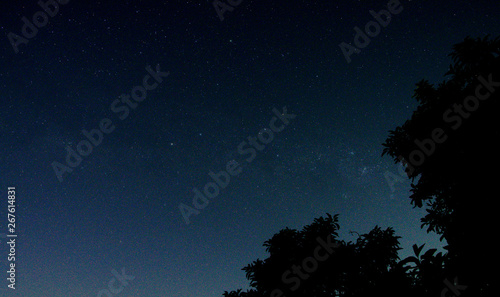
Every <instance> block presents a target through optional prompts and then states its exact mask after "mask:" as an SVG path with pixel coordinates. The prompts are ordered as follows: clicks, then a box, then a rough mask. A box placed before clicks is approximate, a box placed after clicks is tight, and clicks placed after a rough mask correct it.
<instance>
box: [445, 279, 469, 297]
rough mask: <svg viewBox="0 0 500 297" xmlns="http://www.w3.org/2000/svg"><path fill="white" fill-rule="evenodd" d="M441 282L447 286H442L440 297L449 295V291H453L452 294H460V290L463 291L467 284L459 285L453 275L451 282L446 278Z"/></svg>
mask: <svg viewBox="0 0 500 297" xmlns="http://www.w3.org/2000/svg"><path fill="white" fill-rule="evenodd" d="M443 283H444V284H445V285H446V286H447V287H448V288H444V289H443V290H442V291H441V297H449V295H448V292H449V291H451V292H452V293H453V295H452V296H460V291H465V289H467V286H463V285H459V284H458V278H457V277H455V279H454V280H453V283H451V282H450V281H449V280H448V279H445V280H444V281H443Z"/></svg>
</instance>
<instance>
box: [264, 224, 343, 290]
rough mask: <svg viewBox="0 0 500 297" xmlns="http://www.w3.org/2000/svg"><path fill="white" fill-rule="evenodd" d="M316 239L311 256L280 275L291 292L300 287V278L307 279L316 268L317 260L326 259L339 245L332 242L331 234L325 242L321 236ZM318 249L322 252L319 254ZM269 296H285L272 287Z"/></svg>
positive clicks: (322, 260)
mask: <svg viewBox="0 0 500 297" xmlns="http://www.w3.org/2000/svg"><path fill="white" fill-rule="evenodd" d="M316 241H317V242H318V246H316V248H315V249H314V251H313V256H309V257H306V258H304V259H303V260H302V263H301V265H292V267H291V268H290V269H289V270H287V271H285V272H283V274H282V275H281V281H282V282H283V283H284V284H286V285H290V290H291V291H292V292H294V291H296V290H297V289H298V288H299V287H300V284H301V280H302V281H304V280H307V279H308V278H309V277H310V275H311V274H313V273H314V272H316V270H318V266H319V262H324V261H326V260H328V258H330V256H331V255H332V254H333V253H335V251H334V249H336V248H338V247H339V246H340V244H338V243H337V242H332V235H331V234H330V235H328V237H327V238H326V242H325V241H324V240H323V239H322V238H321V237H317V238H316ZM320 251H322V252H323V253H322V254H320ZM270 297H285V295H284V293H283V291H282V290H280V289H274V290H273V291H272V292H271V294H270Z"/></svg>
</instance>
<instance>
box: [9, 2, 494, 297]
mask: <svg viewBox="0 0 500 297" xmlns="http://www.w3.org/2000/svg"><path fill="white" fill-rule="evenodd" d="M4 2H5V3H2V4H3V5H2V9H0V28H1V30H2V33H3V37H2V38H1V40H0V67H1V68H0V193H2V194H1V195H0V227H1V229H2V230H0V234H1V235H2V236H1V237H2V238H0V239H1V241H2V246H1V248H0V253H1V254H0V258H1V259H2V260H1V263H2V268H1V270H2V271H4V273H3V275H2V282H1V287H0V296H35V297H53V296H108V295H109V294H108V293H107V292H106V290H109V289H108V283H109V281H110V280H112V279H113V278H115V274H122V273H124V274H126V275H129V276H130V277H129V279H128V280H123V279H122V281H121V282H118V281H117V282H116V283H115V285H114V286H115V287H114V288H115V291H116V294H115V293H113V292H111V293H110V294H111V295H109V296H173V297H177V296H178V297H180V296H199V297H208V296H221V295H222V293H223V292H224V291H225V290H227V291H231V290H236V289H238V288H242V289H244V290H246V289H247V288H248V281H247V280H246V279H245V273H244V272H243V271H242V270H241V268H242V267H244V266H246V265H247V264H249V263H251V262H252V261H254V260H256V259H257V258H260V259H264V258H266V257H267V253H266V252H265V248H264V247H262V244H263V242H264V241H265V240H267V239H269V238H271V237H272V236H273V235H274V234H275V233H277V232H278V231H279V230H281V229H283V228H285V227H290V228H295V229H302V227H303V226H305V225H308V224H310V223H312V221H313V219H314V218H316V217H319V216H322V215H323V216H324V215H325V214H326V213H331V214H339V215H340V216H339V221H340V227H341V229H340V238H341V239H344V240H347V241H355V240H356V239H357V237H356V236H355V235H352V234H350V233H349V231H356V232H359V233H366V232H369V231H370V230H371V229H372V228H373V227H375V226H376V225H378V226H381V227H382V228H384V229H385V228H387V227H393V228H394V229H395V231H396V235H398V236H402V239H401V240H400V242H401V244H402V247H403V248H404V249H403V250H402V251H401V257H402V258H403V257H406V256H409V255H410V254H412V251H411V245H413V244H415V243H416V244H418V245H421V244H423V243H426V246H425V249H427V248H431V247H442V246H443V245H445V243H444V242H439V238H438V236H436V235H435V234H427V233H426V231H425V230H423V229H421V228H420V224H421V223H420V221H419V220H420V218H421V217H423V216H424V215H425V213H426V212H425V211H424V210H423V209H413V208H412V205H411V204H410V199H409V198H408V197H409V189H410V181H409V180H407V179H405V180H404V181H403V180H402V179H401V180H398V182H397V183H395V184H394V185H393V188H391V186H390V185H389V183H388V182H387V180H386V178H385V176H387V175H388V173H391V174H392V176H394V175H395V176H399V174H398V166H396V165H394V164H393V161H392V160H391V158H389V157H381V153H382V148H383V147H382V145H381V144H382V143H383V142H384V140H385V139H386V138H387V136H388V130H392V129H394V128H395V127H396V126H398V125H401V124H403V123H404V121H405V120H406V119H408V118H409V117H410V116H411V114H412V112H413V110H414V109H415V107H416V102H415V101H414V99H412V98H411V96H412V95H413V90H414V87H415V83H417V82H418V81H420V80H421V79H428V80H429V81H430V82H431V83H439V82H441V81H442V80H443V79H444V78H443V74H444V73H445V72H446V71H447V70H448V66H449V65H450V63H451V59H450V58H449V57H448V56H447V55H448V54H449V53H450V52H451V49H452V45H453V44H455V43H458V42H461V41H462V40H463V39H464V38H465V37H466V36H467V35H469V36H471V37H474V38H476V37H484V36H485V35H486V34H491V35H492V36H493V37H496V36H498V35H500V19H499V18H498V15H499V13H500V3H499V2H498V1H472V0H471V1H461V0H453V1H400V4H399V5H398V4H397V1H392V0H391V1H368V0H367V1H330V0H328V1H327V0H325V1H255V0H228V1H227V2H226V1H225V0H221V1H220V3H219V5H218V9H220V10H223V9H224V7H225V9H226V10H227V11H225V12H224V13H221V12H220V13H218V12H217V10H216V8H215V7H214V5H213V3H212V2H213V1H212V0H210V1H141V0H136V1H129V0H123V1H73V0H72V1H63V0H60V1H59V2H61V3H62V4H58V7H57V9H56V8H55V7H54V6H53V5H52V6H51V5H48V6H46V7H45V8H46V10H47V12H46V13H39V11H43V10H42V6H40V5H39V4H37V2H38V1H34V0H32V1H4ZM21 2H22V3H21ZM167 2H168V4H167ZM41 3H42V5H43V3H54V2H53V1H52V2H51V1H48V0H42V1H41ZM63 3H65V4H63ZM89 3H91V4H89ZM229 3H232V4H233V6H234V7H233V6H230V5H229ZM388 3H392V4H389V6H390V7H389V8H388ZM236 4H238V5H236ZM228 7H229V9H228ZM383 9H384V10H387V9H391V10H393V11H394V12H396V11H397V14H396V13H395V14H392V17H391V19H390V22H389V23H388V24H387V23H386V24H385V25H386V26H385V27H383V26H379V28H380V32H375V31H372V33H370V34H372V35H373V37H369V38H370V42H369V44H366V40H365V44H361V46H363V47H362V48H361V46H360V48H359V49H358V50H355V51H354V50H353V51H352V52H351V53H350V54H348V55H346V54H344V53H343V51H342V49H341V46H340V45H341V44H342V43H343V42H344V43H345V44H350V46H347V47H344V48H350V49H351V50H352V49H353V47H354V46H355V45H356V44H355V43H356V42H355V40H354V36H355V34H356V31H355V29H354V28H355V27H358V28H361V29H362V30H364V28H365V25H366V24H367V23H368V22H370V21H374V20H375V18H374V16H373V15H372V14H371V13H370V10H373V11H374V12H375V14H376V13H378V12H379V11H380V10H383ZM219 14H220V15H219ZM44 16H46V17H45V18H44ZM34 17H35V20H34ZM380 18H384V16H381V17H380ZM23 20H26V21H27V23H26V22H25V21H23ZM382 21H383V20H382ZM33 22H35V23H37V24H38V25H40V27H39V28H37V27H36V26H35V25H34V24H33ZM25 23H26V24H28V25H25V28H24V30H23V29H22V28H23V24H25ZM373 28H375V27H373ZM373 28H372V30H375V29H376V28H375V29H373ZM23 31H24V32H23ZM374 32H375V33H374ZM376 33H378V34H376ZM23 34H24V35H25V36H23ZM357 41H358V42H357V43H358V45H359V43H360V42H362V41H361V40H359V39H358V40H357ZM347 56H348V57H347ZM346 57H347V58H346ZM348 60H350V62H348ZM68 156H69V157H68ZM232 160H234V161H232ZM227 172H230V173H231V174H229V173H227ZM216 180H217V182H216ZM7 187H15V191H16V195H15V196H16V198H15V201H16V211H15V220H16V221H15V223H16V228H15V234H16V235H17V237H16V241H15V242H16V246H15V261H14V262H12V261H8V254H9V246H8V245H7V244H6V242H7V241H8V239H9V238H6V235H5V234H6V233H8V229H7V224H8V220H7V219H8V218H7V210H8V208H7V206H8V198H7ZM195 193H201V194H196V195H197V197H198V198H197V200H196V203H195V204H196V205H193V197H195ZM202 195H203V196H202ZM206 196H209V197H210V198H209V197H206ZM200 197H201V198H200ZM202 197H205V198H206V199H205V198H202ZM196 206H197V207H198V208H196ZM183 212H184V214H183ZM10 263H15V268H16V277H15V278H16V284H15V288H16V289H15V290H12V289H10V288H8V287H7V285H8V284H9V282H8V281H7V279H6V278H7V277H8V274H7V273H5V271H7V270H8V269H9V266H8V265H10ZM131 276H133V279H131V278H132V277H131ZM124 282H125V283H126V284H127V285H123V283H124ZM118 288H121V289H118ZM118 291H119V292H118Z"/></svg>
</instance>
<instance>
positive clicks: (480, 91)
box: [384, 73, 500, 192]
mask: <svg viewBox="0 0 500 297" xmlns="http://www.w3.org/2000/svg"><path fill="white" fill-rule="evenodd" d="M478 81H479V84H477V85H476V88H475V90H474V96H473V95H469V96H467V97H465V99H464V100H463V102H462V104H457V103H453V105H452V106H451V107H450V108H448V109H447V110H445V111H444V113H443V116H442V118H443V122H444V123H445V124H446V125H448V126H449V128H451V129H452V130H457V129H459V128H460V127H461V126H462V123H463V121H464V120H465V119H468V118H470V116H471V115H472V113H473V112H474V111H476V110H478V108H479V106H480V103H481V101H485V100H487V99H488V98H489V97H490V96H491V95H492V94H493V93H494V92H495V89H496V88H497V87H500V81H494V80H493V74H492V73H490V74H489V75H488V79H485V78H484V77H483V76H482V75H479V76H478ZM447 139H448V135H446V132H445V130H444V129H443V128H440V127H437V128H434V129H433V130H432V132H431V134H430V137H429V138H426V139H423V140H419V139H415V140H414V143H415V145H416V146H417V147H418V148H417V149H414V150H413V151H411V152H410V154H409V155H408V159H409V160H408V161H407V160H406V159H405V158H404V157H403V156H401V155H400V156H398V159H399V161H400V162H401V164H402V165H403V166H406V168H405V169H404V171H402V170H399V168H398V172H399V174H400V175H401V176H397V175H395V174H393V173H391V172H389V171H386V172H385V173H384V177H385V180H386V181H387V183H388V184H389V187H390V188H391V191H392V192H394V191H395V187H394V185H395V184H396V183H397V182H402V181H404V180H405V179H404V178H403V176H404V175H405V173H406V175H407V176H408V177H410V176H411V175H412V174H413V172H414V170H415V167H418V166H421V165H422V164H423V163H424V162H425V159H426V157H427V158H428V157H430V156H431V155H432V154H434V152H435V151H436V144H443V143H444V142H445V141H446V140H447ZM401 168H402V167H401Z"/></svg>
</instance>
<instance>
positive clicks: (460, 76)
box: [382, 36, 500, 296]
mask: <svg viewBox="0 0 500 297" xmlns="http://www.w3.org/2000/svg"><path fill="white" fill-rule="evenodd" d="M499 54H500V39H499V38H496V39H494V40H490V39H489V37H488V36H486V37H485V38H483V39H480V38H478V39H472V38H470V37H467V38H465V40H464V41H463V42H461V43H459V44H456V45H455V46H454V47H453V52H452V53H451V54H450V56H451V57H452V59H453V65H451V66H450V70H449V71H448V72H447V73H446V74H445V75H446V76H448V80H446V81H443V82H442V83H441V84H439V85H438V86H437V87H434V86H433V85H431V84H429V82H428V81H426V80H422V81H420V82H419V83H417V84H416V86H417V87H416V89H415V93H414V96H413V97H414V98H415V99H416V100H417V101H418V102H419V106H418V107H417V109H416V110H415V112H414V113H413V115H412V117H411V119H410V120H407V121H406V122H405V123H404V124H403V125H402V126H399V127H397V128H396V129H395V130H394V131H390V132H389V133H390V136H389V137H388V138H387V140H386V142H385V143H384V144H383V145H384V146H385V148H384V151H383V154H382V155H384V154H388V155H390V156H392V157H393V158H394V160H395V162H403V164H405V166H406V170H407V174H408V176H409V177H410V178H411V180H412V189H411V192H412V194H411V196H410V198H411V203H412V204H413V205H414V206H418V207H422V206H423V203H424V202H426V206H427V212H428V214H427V215H426V216H425V217H424V218H422V219H421V221H422V223H423V224H422V227H424V226H427V231H428V232H431V231H433V232H436V233H437V234H440V235H441V239H443V238H444V239H446V241H447V243H448V245H447V246H446V249H447V250H448V255H447V259H448V260H447V261H446V268H447V271H448V273H453V274H455V275H457V276H458V277H459V279H461V283H465V284H467V285H468V287H469V288H468V289H467V293H466V294H469V295H470V296H488V295H490V294H491V287H492V286H493V275H492V274H491V272H489V271H487V269H485V268H484V266H485V263H488V262H489V261H491V260H492V259H493V245H491V244H483V245H481V244H480V242H482V241H486V240H488V239H490V240H491V239H492V236H493V234H495V233H494V229H493V214H494V212H493V208H494V205H493V200H492V199H491V198H492V195H497V194H496V191H495V190H496V189H495V187H494V185H495V183H494V182H495V179H496V176H497V174H496V172H495V171H496V170H495V167H496V165H497V164H498V161H496V160H498V159H497V157H496V156H497V151H496V149H495V148H496V142H497V139H498V138H499V137H498V136H499V130H498V123H497V122H496V121H497V120H496V119H497V118H498V114H497V113H498V97H499V94H500V83H498V82H500V74H499V70H500V67H499V66H500V60H499ZM418 151H419V152H418ZM422 156H423V157H422ZM491 167H493V168H491ZM449 277H451V276H450V275H449Z"/></svg>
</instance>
